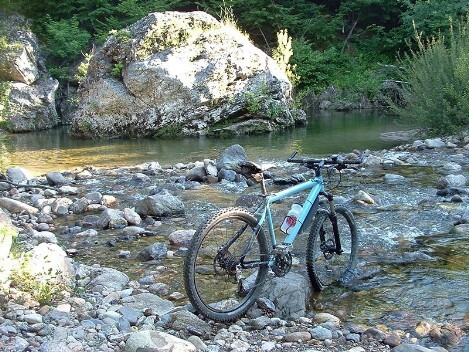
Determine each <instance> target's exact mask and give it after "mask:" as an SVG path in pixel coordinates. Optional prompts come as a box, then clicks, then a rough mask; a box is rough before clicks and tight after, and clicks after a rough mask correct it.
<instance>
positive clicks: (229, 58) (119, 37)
mask: <svg viewBox="0 0 469 352" xmlns="http://www.w3.org/2000/svg"><path fill="white" fill-rule="evenodd" d="M78 94H79V99H80V106H79V108H78V109H77V110H76V112H75V114H74V116H73V119H72V133H73V134H74V135H76V136H80V137H91V138H98V137H128V136H131V137H135V136H154V137H159V136H174V135H206V134H225V133H227V134H233V133H234V134H237V133H260V132H267V131H271V130H273V129H276V128H280V127H284V126H291V125H294V124H296V123H304V122H305V114H304V112H301V111H298V112H296V111H295V112H294V111H292V110H291V108H290V106H291V103H292V98H291V84H290V82H289V80H288V78H287V77H286V75H285V73H284V72H283V71H282V70H281V69H280V68H279V67H278V65H277V64H276V63H275V61H274V60H273V59H272V58H270V57H269V56H267V55H266V54H265V53H263V52H262V51H261V50H260V49H258V48H256V47H255V46H253V44H252V43H251V42H250V41H249V40H248V39H247V38H246V37H244V36H243V35H242V34H241V33H239V32H238V31H236V30H234V29H233V28H231V27H227V26H225V25H222V24H221V23H220V22H218V21H217V20H216V19H215V18H213V17H212V16H210V15H208V14H206V13H204V12H191V13H182V12H164V13H152V14H149V15H148V16H146V17H145V18H143V19H141V20H140V21H138V22H136V23H134V24H133V25H131V26H129V27H127V28H125V29H123V30H120V31H118V32H116V33H115V34H113V35H111V36H110V37H109V38H108V40H107V41H106V42H105V43H104V45H103V47H101V48H100V49H98V50H97V51H96V52H95V54H94V56H93V57H92V59H91V61H90V65H89V69H88V75H87V77H86V79H85V81H84V82H83V84H82V85H81V87H80V89H79V92H78ZM236 126H239V128H238V127H236Z"/></svg>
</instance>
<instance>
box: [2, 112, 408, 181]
mask: <svg viewBox="0 0 469 352" xmlns="http://www.w3.org/2000/svg"><path fill="white" fill-rule="evenodd" d="M396 129H399V127H398V126H396V125H395V124H394V123H393V118H392V116H388V115H385V114H383V113H382V112H376V111H365V112H346V113H343V112H324V113H320V114H318V113H316V114H314V115H310V119H309V123H308V125H307V126H305V127H301V128H291V129H286V130H283V131H278V132H275V133H271V134H268V135H259V136H238V137H234V138H224V139H211V138H181V139H175V140H161V139H160V140H154V139H127V140H122V139H119V140H81V139H72V138H70V137H69V135H68V131H67V127H60V128H55V129H50V130H47V131H38V132H31V133H22V134H11V135H9V136H8V137H7V138H3V139H0V150H1V159H0V167H1V168H3V169H5V168H7V167H10V166H20V167H24V168H26V169H28V170H29V171H30V172H31V173H32V174H33V175H40V174H43V173H46V172H49V171H58V170H73V169H74V168H77V167H83V166H94V167H98V168H105V167H115V166H130V165H137V164H140V163H143V162H148V161H158V162H159V163H160V164H161V165H164V164H174V163H176V162H190V161H195V160H202V159H204V158H216V156H217V155H219V154H220V152H221V151H222V150H223V149H225V148H226V147H228V146H230V145H232V144H236V143H238V144H241V145H242V146H243V147H244V148H245V149H246V151H247V153H248V155H249V157H250V158H252V159H253V160H256V159H264V160H269V159H270V160H274V159H275V160H281V159H285V158H286V157H287V156H288V153H289V152H291V151H293V150H294V149H295V148H297V147H301V148H302V151H303V153H305V154H308V155H312V154H314V155H323V154H330V153H338V152H346V151H350V150H353V149H355V148H359V149H366V148H368V149H371V150H379V149H382V148H387V147H390V146H393V145H395V144H396V142H395V141H385V140H382V139H381V138H380V134H381V133H382V132H389V131H394V130H396Z"/></svg>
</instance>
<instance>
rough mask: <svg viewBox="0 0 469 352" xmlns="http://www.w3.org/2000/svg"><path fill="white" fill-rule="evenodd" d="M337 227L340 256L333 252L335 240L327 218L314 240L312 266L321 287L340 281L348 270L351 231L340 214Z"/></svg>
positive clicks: (350, 251)
mask: <svg viewBox="0 0 469 352" xmlns="http://www.w3.org/2000/svg"><path fill="white" fill-rule="evenodd" d="M337 226H338V229H339V234H340V243H341V247H342V253H341V254H337V253H335V252H334V249H335V239H334V232H333V229H332V222H331V221H330V219H329V217H327V216H326V217H325V219H324V222H323V224H322V226H321V228H320V234H319V236H317V237H316V238H315V242H314V248H313V263H314V264H313V265H314V271H315V273H316V276H317V278H318V280H319V282H320V284H321V285H322V286H329V285H331V284H332V283H334V282H336V281H339V280H341V279H342V278H343V277H344V275H345V274H346V272H347V271H348V270H349V268H350V265H351V261H352V229H351V227H350V225H349V223H348V221H347V219H346V218H345V217H344V216H343V215H341V214H340V213H337Z"/></svg>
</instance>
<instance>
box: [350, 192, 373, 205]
mask: <svg viewBox="0 0 469 352" xmlns="http://www.w3.org/2000/svg"><path fill="white" fill-rule="evenodd" d="M353 200H354V201H356V202H358V203H361V204H375V201H374V200H373V198H371V196H370V195H369V194H368V193H366V192H365V191H362V190H360V191H358V193H357V194H356V195H355V196H354V197H353Z"/></svg>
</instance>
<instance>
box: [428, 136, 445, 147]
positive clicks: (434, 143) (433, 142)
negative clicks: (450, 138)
mask: <svg viewBox="0 0 469 352" xmlns="http://www.w3.org/2000/svg"><path fill="white" fill-rule="evenodd" d="M425 145H426V146H427V148H429V149H435V148H444V147H446V144H445V142H443V141H442V140H441V138H433V139H425Z"/></svg>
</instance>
